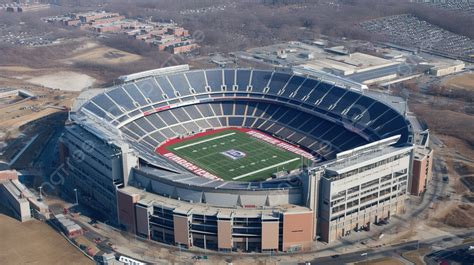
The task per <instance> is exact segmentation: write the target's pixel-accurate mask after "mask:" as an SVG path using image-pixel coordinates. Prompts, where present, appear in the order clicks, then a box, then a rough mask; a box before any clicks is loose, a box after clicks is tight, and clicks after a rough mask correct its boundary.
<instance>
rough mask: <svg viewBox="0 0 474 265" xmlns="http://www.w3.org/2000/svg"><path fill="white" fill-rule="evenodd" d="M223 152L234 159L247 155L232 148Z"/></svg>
mask: <svg viewBox="0 0 474 265" xmlns="http://www.w3.org/2000/svg"><path fill="white" fill-rule="evenodd" d="M221 154H223V155H225V156H227V157H228V158H230V159H232V160H237V159H240V158H243V157H245V156H246V154H245V153H244V152H242V151H238V150H235V149H230V150H227V151H224V152H221Z"/></svg>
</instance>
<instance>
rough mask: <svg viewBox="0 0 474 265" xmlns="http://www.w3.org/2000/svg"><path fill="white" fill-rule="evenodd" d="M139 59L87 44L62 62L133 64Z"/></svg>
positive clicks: (123, 52)
mask: <svg viewBox="0 0 474 265" xmlns="http://www.w3.org/2000/svg"><path fill="white" fill-rule="evenodd" d="M140 59H142V57H141V56H139V55H136V54H132V53H128V52H125V51H120V50H117V49H113V48H109V47H104V46H100V45H99V44H97V43H95V42H87V43H85V44H84V45H83V46H81V47H80V48H79V49H76V50H75V51H74V53H73V54H72V56H71V58H69V59H65V60H64V62H65V63H66V64H68V63H74V62H88V63H96V64H122V63H131V62H135V61H138V60H140Z"/></svg>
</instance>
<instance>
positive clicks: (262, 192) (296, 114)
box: [61, 67, 432, 252]
mask: <svg viewBox="0 0 474 265" xmlns="http://www.w3.org/2000/svg"><path fill="white" fill-rule="evenodd" d="M390 102H392V103H393V104H395V103H394V102H396V101H395V100H393V99H392V98H390V99H388V100H385V101H384V100H380V99H379V98H377V97H375V96H372V95H370V93H369V92H368V91H365V90H359V89H354V88H351V87H344V86H343V85H340V84H337V83H334V82H328V81H325V80H322V79H318V78H314V77H311V76H309V75H302V74H298V73H291V72H286V73H285V72H279V71H265V70H254V69H208V70H188V69H187V67H173V68H166V69H163V70H162V71H160V70H157V71H154V72H153V75H152V76H140V78H138V79H134V80H128V81H127V82H125V83H122V84H120V85H117V86H114V87H111V88H109V89H106V90H100V91H95V92H94V91H86V92H85V93H83V94H82V95H81V96H80V97H79V98H78V100H77V101H76V105H75V107H74V108H73V110H72V111H71V115H70V121H69V123H68V125H67V126H66V131H65V133H64V135H63V136H62V145H61V154H62V159H63V165H64V169H65V171H66V172H67V173H68V174H67V175H66V176H65V179H64V183H63V191H65V192H66V193H69V194H74V193H73V190H74V189H77V190H78V191H79V201H80V202H81V203H86V204H88V205H89V206H91V207H92V208H94V209H96V210H97V211H98V212H100V213H101V214H103V216H104V217H105V218H107V219H108V220H109V221H110V222H111V223H112V224H114V225H117V226H120V227H122V228H123V229H125V230H127V231H129V232H131V233H134V234H136V235H138V236H141V237H143V238H148V239H151V240H155V241H159V242H164V243H168V244H173V245H181V246H185V247H189V248H191V247H200V248H205V249H212V250H220V251H232V250H242V251H286V252H289V251H299V250H308V249H311V248H312V246H313V242H314V240H316V239H318V238H319V239H320V240H322V241H325V242H332V241H334V240H337V239H338V238H341V237H344V236H346V235H348V234H349V233H350V231H351V230H354V229H361V228H364V227H370V225H371V224H373V223H377V222H379V221H380V220H382V219H387V218H390V217H391V216H393V215H397V214H400V213H401V212H403V211H404V209H405V208H404V202H405V200H406V199H407V196H408V194H409V193H410V191H411V190H412V187H411V183H412V182H413V179H414V178H416V176H414V175H413V174H412V164H413V162H412V161H413V159H414V153H415V151H414V146H416V145H417V140H416V139H415V138H416V135H418V134H417V133H416V132H414V129H416V128H417V126H413V125H412V122H410V119H408V118H407V114H406V113H405V111H404V110H403V108H402V109H399V108H397V107H394V106H393V104H389V103H390ZM405 109H406V108H405ZM222 128H248V129H253V130H255V131H259V132H262V133H265V134H266V135H268V136H269V137H273V138H275V139H278V140H279V141H283V142H285V143H286V144H288V145H291V146H294V147H295V148H298V149H301V150H304V151H305V152H307V153H310V154H311V155H312V156H313V157H312V159H311V161H312V162H311V163H310V164H309V165H303V164H302V166H301V167H300V168H297V169H292V170H283V172H281V170H280V172H275V173H279V174H273V175H272V177H270V178H268V179H262V180H259V181H245V179H242V180H239V181H235V180H225V178H223V177H222V175H221V176H217V177H216V176H212V177H210V176H209V175H206V174H201V173H202V171H203V170H192V169H196V168H197V166H196V165H193V164H192V163H188V162H186V161H183V160H170V159H168V158H167V157H165V156H163V155H161V154H160V153H159V152H157V150H158V148H159V147H160V146H162V145H164V144H166V143H167V142H169V141H170V139H181V138H186V137H189V136H192V135H196V134H198V133H202V132H207V131H212V130H216V129H222ZM206 141H207V140H206ZM202 142H205V141H202ZM425 144H426V141H425ZM426 148H428V147H426ZM202 153H203V154H206V151H202ZM431 154H432V153H431ZM190 165H191V167H190ZM275 171H277V170H275ZM249 174H250V175H251V174H252V172H250V173H249ZM425 185H426V184H425ZM416 190H417V191H418V190H420V188H418V187H417V188H416ZM417 195H418V194H417Z"/></svg>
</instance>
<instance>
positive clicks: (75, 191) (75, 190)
mask: <svg viewBox="0 0 474 265" xmlns="http://www.w3.org/2000/svg"><path fill="white" fill-rule="evenodd" d="M74 193H75V194H76V203H75V204H74V205H79V201H78V200H77V189H76V188H74Z"/></svg>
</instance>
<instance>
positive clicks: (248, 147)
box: [157, 128, 310, 181]
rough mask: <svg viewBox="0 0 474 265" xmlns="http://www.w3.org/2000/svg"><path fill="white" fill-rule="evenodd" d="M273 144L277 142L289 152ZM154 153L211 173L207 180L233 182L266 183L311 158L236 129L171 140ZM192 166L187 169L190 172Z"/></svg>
mask: <svg viewBox="0 0 474 265" xmlns="http://www.w3.org/2000/svg"><path fill="white" fill-rule="evenodd" d="M262 138H264V139H265V140H266V141H265V140H262ZM272 143H280V144H281V145H282V146H284V147H286V148H285V149H288V150H285V149H283V148H280V147H279V145H278V146H277V145H276V144H272ZM157 151H158V152H159V153H161V154H164V155H165V157H168V158H171V159H172V160H174V161H175V162H178V163H180V160H179V159H182V160H185V161H187V162H189V163H192V166H196V167H198V168H199V169H202V170H203V171H205V172H208V173H210V174H209V175H208V176H209V177H210V178H220V179H223V180H234V181H258V180H265V179H267V178H269V177H271V176H272V174H273V173H276V172H280V171H284V170H294V169H297V168H299V167H301V166H302V165H303V164H308V162H309V159H308V158H307V157H309V156H310V155H309V154H308V153H306V152H304V151H302V150H301V149H298V148H296V147H293V146H290V145H288V144H286V143H283V142H281V141H280V140H277V139H274V138H273V137H270V136H268V135H265V134H263V133H261V132H257V131H253V130H247V129H237V128H229V129H224V130H217V131H211V132H206V133H203V134H198V135H196V136H193V137H190V138H188V139H182V140H181V139H180V140H174V141H172V142H169V143H168V144H165V145H164V146H161V147H160V148H158V150H157ZM300 152H301V153H300ZM180 164H185V163H180ZM192 166H190V167H187V168H188V169H191V170H192V168H193V167H192ZM185 167H186V165H185ZM195 173H199V172H195ZM199 175H203V176H205V174H199Z"/></svg>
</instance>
